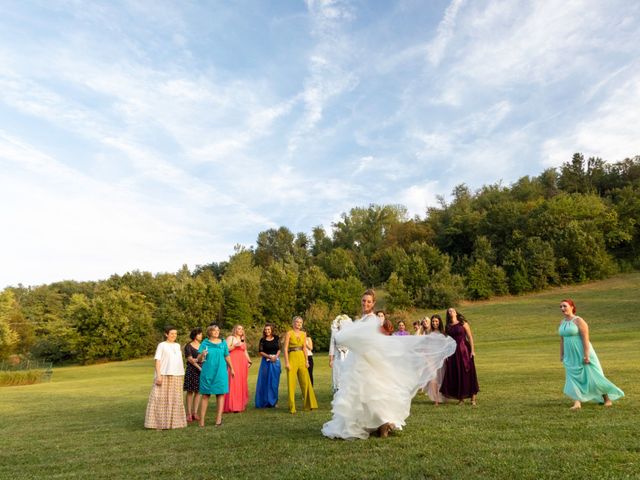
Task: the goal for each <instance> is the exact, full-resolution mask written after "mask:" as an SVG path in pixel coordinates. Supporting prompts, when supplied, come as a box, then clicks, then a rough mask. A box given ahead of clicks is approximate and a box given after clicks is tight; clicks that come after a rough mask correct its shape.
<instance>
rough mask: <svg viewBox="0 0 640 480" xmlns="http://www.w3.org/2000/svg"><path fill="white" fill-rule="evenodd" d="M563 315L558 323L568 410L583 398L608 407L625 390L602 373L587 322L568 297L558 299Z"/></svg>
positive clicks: (578, 404)
mask: <svg viewBox="0 0 640 480" xmlns="http://www.w3.org/2000/svg"><path fill="white" fill-rule="evenodd" d="M560 310H562V314H563V315H564V319H563V320H562V322H561V323H560V328H559V329H558V333H559V334H560V360H561V361H562V363H563V365H564V369H565V372H566V381H565V384H564V393H565V394H566V395H567V396H568V397H570V398H572V399H573V406H572V407H571V410H578V409H580V408H582V402H589V401H594V402H598V403H604V406H605V407H610V406H611V405H612V403H611V402H612V401H613V400H617V399H619V398H622V397H624V392H623V391H622V390H620V389H619V388H618V387H616V386H615V385H614V384H613V383H611V382H610V381H609V380H607V378H606V377H605V376H604V373H603V371H602V367H601V366H600V361H599V360H598V356H597V355H596V352H595V350H594V349H593V347H592V346H591V343H590V342H589V327H588V325H587V322H585V321H584V320H583V319H582V318H580V317H578V316H576V305H575V303H574V302H573V300H571V299H566V300H563V301H562V302H561V303H560Z"/></svg>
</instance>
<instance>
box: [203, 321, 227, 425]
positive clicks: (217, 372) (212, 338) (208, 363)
mask: <svg viewBox="0 0 640 480" xmlns="http://www.w3.org/2000/svg"><path fill="white" fill-rule="evenodd" d="M198 362H202V371H201V372H200V394H201V395H202V401H201V402H200V421H199V425H200V426H201V427H204V421H205V418H206V416H207V407H208V406H209V397H210V396H211V395H215V396H216V402H217V410H216V426H217V427H219V426H220V425H222V411H223V409H224V395H225V393H228V392H229V374H231V376H232V377H233V376H235V372H234V370H233V365H232V363H231V359H230V357H229V347H228V346H227V342H225V341H224V340H222V339H221V338H220V327H218V326H217V325H211V326H209V328H207V339H206V340H205V341H204V342H202V343H201V344H200V348H199V349H198ZM227 367H228V368H229V374H227Z"/></svg>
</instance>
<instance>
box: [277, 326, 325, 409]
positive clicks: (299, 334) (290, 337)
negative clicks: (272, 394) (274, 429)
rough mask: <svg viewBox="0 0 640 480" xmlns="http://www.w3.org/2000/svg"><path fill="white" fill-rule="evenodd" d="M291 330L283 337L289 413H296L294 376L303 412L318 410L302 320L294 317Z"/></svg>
mask: <svg viewBox="0 0 640 480" xmlns="http://www.w3.org/2000/svg"><path fill="white" fill-rule="evenodd" d="M292 325H293V329H291V330H289V331H288V332H287V334H286V335H285V337H284V349H283V350H284V366H285V368H286V369H287V384H288V386H289V411H290V412H291V413H296V398H295V394H296V376H297V377H298V383H299V384H300V390H302V399H303V401H304V409H305V410H313V409H315V408H318V402H317V400H316V394H315V392H314V391H313V386H312V385H311V380H310V378H309V372H308V370H307V368H309V361H308V360H307V347H306V344H305V340H306V334H305V333H304V332H303V331H302V318H301V317H294V319H293V322H292Z"/></svg>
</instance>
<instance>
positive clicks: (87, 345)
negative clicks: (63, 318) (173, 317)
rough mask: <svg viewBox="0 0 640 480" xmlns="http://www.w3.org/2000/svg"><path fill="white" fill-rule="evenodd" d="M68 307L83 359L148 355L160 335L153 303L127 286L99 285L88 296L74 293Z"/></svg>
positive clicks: (114, 358)
mask: <svg viewBox="0 0 640 480" xmlns="http://www.w3.org/2000/svg"><path fill="white" fill-rule="evenodd" d="M67 310H68V312H67V316H68V318H69V319H71V320H72V321H73V322H74V327H75V329H76V331H77V332H78V333H79V340H78V344H77V349H78V357H79V359H80V360H81V361H83V362H93V361H96V360H102V359H107V360H126V359H129V358H136V357H140V356H142V355H148V354H150V353H152V352H153V349H154V348H155V345H156V343H157V341H158V339H159V335H158V334H157V333H156V330H155V329H154V328H153V316H152V311H153V305H152V304H151V303H150V302H148V301H146V299H145V297H144V295H142V294H140V293H138V292H133V291H131V290H130V289H128V288H127V287H123V288H122V289H119V290H114V289H112V288H109V287H107V288H104V289H100V290H99V291H98V292H97V293H96V295H95V296H94V298H93V299H91V300H89V299H87V298H86V297H85V296H84V295H81V294H75V295H73V297H72V301H71V303H70V304H69V306H68V307H67Z"/></svg>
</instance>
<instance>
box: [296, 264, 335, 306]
mask: <svg viewBox="0 0 640 480" xmlns="http://www.w3.org/2000/svg"><path fill="white" fill-rule="evenodd" d="M328 281H329V278H328V277H327V275H326V274H325V273H324V271H323V270H322V269H321V268H320V267H317V266H315V265H313V266H311V267H309V268H306V269H303V270H302V271H301V272H300V274H299V275H298V284H297V286H296V310H295V311H296V312H304V311H306V310H307V309H308V308H309V307H310V306H311V304H312V303H314V302H315V301H316V300H317V299H318V298H319V297H320V295H321V294H322V292H324V291H325V288H326V284H327V282H328Z"/></svg>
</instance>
